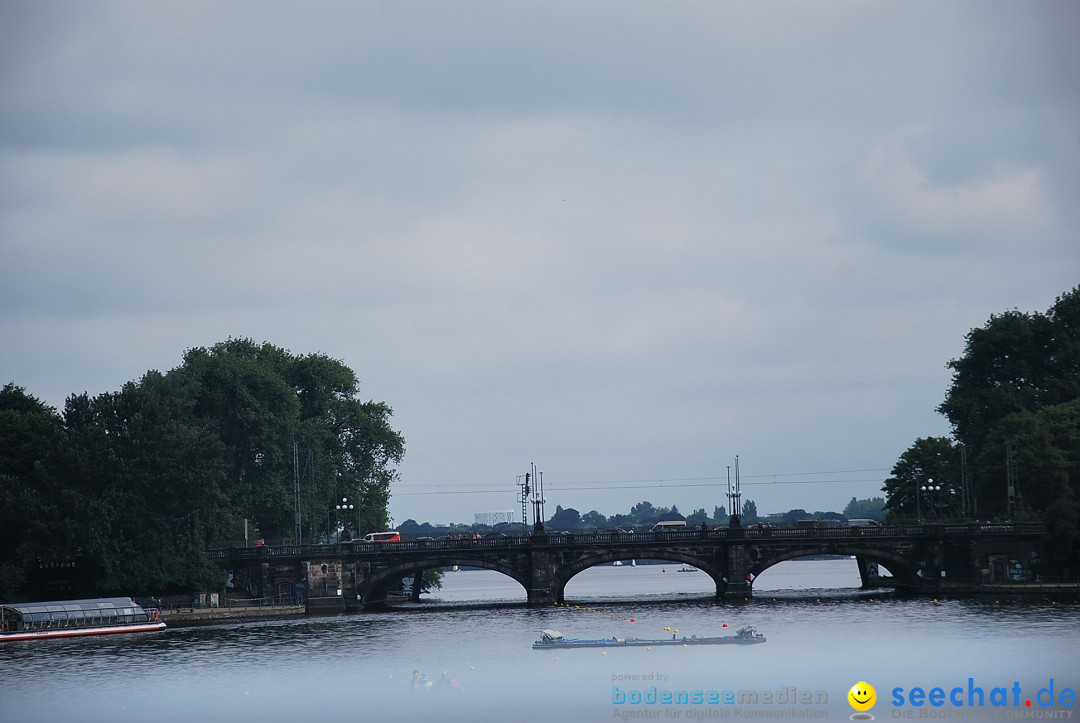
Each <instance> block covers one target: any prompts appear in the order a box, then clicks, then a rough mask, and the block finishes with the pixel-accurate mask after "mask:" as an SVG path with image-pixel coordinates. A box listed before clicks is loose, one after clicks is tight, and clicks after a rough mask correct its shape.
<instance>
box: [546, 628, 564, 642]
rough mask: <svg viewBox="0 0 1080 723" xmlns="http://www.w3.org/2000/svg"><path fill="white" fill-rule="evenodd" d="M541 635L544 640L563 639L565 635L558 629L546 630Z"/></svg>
mask: <svg viewBox="0 0 1080 723" xmlns="http://www.w3.org/2000/svg"><path fill="white" fill-rule="evenodd" d="M540 635H541V637H542V638H543V639H544V640H562V636H563V634H562V633H560V632H559V631H558V630H544V631H542V632H541V633H540Z"/></svg>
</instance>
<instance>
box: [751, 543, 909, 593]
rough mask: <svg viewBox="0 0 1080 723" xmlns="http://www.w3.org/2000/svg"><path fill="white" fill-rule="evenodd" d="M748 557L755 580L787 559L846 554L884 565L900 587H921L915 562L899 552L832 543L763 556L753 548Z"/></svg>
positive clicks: (760, 551) (778, 551) (759, 549)
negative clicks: (817, 547)
mask: <svg viewBox="0 0 1080 723" xmlns="http://www.w3.org/2000/svg"><path fill="white" fill-rule="evenodd" d="M749 555H750V560H751V566H750V572H752V573H753V575H754V577H755V578H756V577H758V576H759V575H761V573H763V572H765V571H766V570H768V569H769V568H770V567H773V566H774V565H778V564H779V563H781V562H784V561H786V560H794V559H796V558H800V557H809V556H812V555H845V556H854V557H857V558H863V559H865V560H869V561H870V562H876V563H878V564H879V565H884V566H885V567H887V568H888V569H889V572H891V573H892V576H893V579H894V580H895V581H896V583H897V585H901V586H903V587H910V588H918V587H919V584H920V579H919V576H918V575H917V574H916V573H917V568H916V566H915V564H914V563H913V561H912V560H910V559H907V558H904V557H902V556H900V555H899V554H897V553H894V552H890V551H888V550H882V549H878V548H867V547H861V546H857V545H836V544H829V545H827V546H824V545H823V546H822V548H821V549H808V548H805V547H804V548H800V549H786V550H777V551H773V552H769V553H766V554H762V550H761V548H757V547H751V548H750V550H749Z"/></svg>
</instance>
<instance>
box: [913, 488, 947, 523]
mask: <svg viewBox="0 0 1080 723" xmlns="http://www.w3.org/2000/svg"><path fill="white" fill-rule="evenodd" d="M940 491H941V485H935V484H934V480H933V478H931V479H928V480H926V484H924V485H923V486H922V487H920V488H919V489H918V490H916V494H915V511H916V514H917V515H918V517H919V522H920V523H921V522H922V509H921V506H920V499H921V498H922V492H940Z"/></svg>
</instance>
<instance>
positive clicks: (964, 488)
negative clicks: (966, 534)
mask: <svg viewBox="0 0 1080 723" xmlns="http://www.w3.org/2000/svg"><path fill="white" fill-rule="evenodd" d="M969 510H971V484H970V482H969V481H968V466H967V447H965V446H964V445H962V444H961V445H960V516H961V517H963V518H964V519H965V520H966V519H969V517H968V515H969Z"/></svg>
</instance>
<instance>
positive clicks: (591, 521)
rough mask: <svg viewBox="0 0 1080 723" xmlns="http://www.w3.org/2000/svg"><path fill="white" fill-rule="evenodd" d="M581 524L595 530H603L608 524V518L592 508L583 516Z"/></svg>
mask: <svg viewBox="0 0 1080 723" xmlns="http://www.w3.org/2000/svg"><path fill="white" fill-rule="evenodd" d="M581 526H582V527H586V528H589V529H593V530H602V529H604V528H605V527H607V526H608V520H607V518H606V517H604V516H603V515H602V514H600V513H599V512H597V511H596V510H590V511H588V512H586V513H585V514H584V515H582V516H581Z"/></svg>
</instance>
